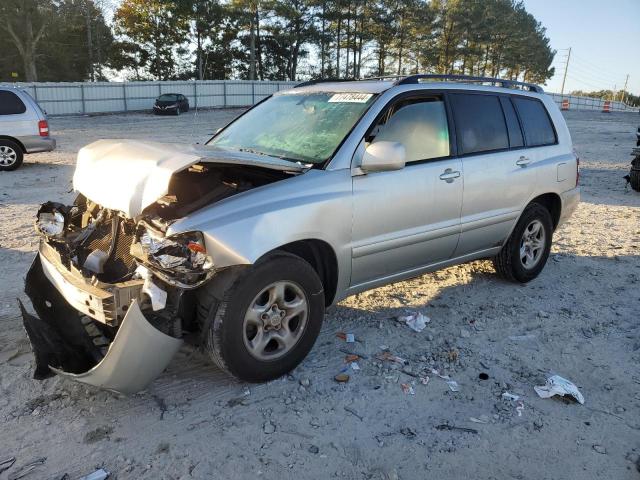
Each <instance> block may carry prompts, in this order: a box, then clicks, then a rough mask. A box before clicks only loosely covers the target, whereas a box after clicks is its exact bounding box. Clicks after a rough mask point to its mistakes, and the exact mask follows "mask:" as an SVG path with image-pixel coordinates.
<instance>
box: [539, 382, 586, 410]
mask: <svg viewBox="0 0 640 480" xmlns="http://www.w3.org/2000/svg"><path fill="white" fill-rule="evenodd" d="M533 388H534V390H535V391H536V393H537V394H538V396H539V397H540V398H550V397H553V396H554V395H561V396H565V395H569V396H570V397H573V398H574V399H575V400H576V401H577V402H578V403H579V404H580V405H583V404H584V397H583V396H582V394H581V393H580V390H578V387H576V386H575V385H574V384H573V383H571V382H570V381H569V380H567V379H566V378H562V377H561V376H560V375H553V376H551V377H549V378H547V383H546V384H544V385H542V386H535V387H533Z"/></svg>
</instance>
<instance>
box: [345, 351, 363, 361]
mask: <svg viewBox="0 0 640 480" xmlns="http://www.w3.org/2000/svg"><path fill="white" fill-rule="evenodd" d="M358 360H360V356H359V355H356V354H355V353H350V354H349V355H347V356H346V357H344V363H351V362H356V361H358Z"/></svg>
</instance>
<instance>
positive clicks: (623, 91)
mask: <svg viewBox="0 0 640 480" xmlns="http://www.w3.org/2000/svg"><path fill="white" fill-rule="evenodd" d="M627 83H629V74H628V73H627V78H625V80H624V87H622V95H621V96H620V101H621V102H622V103H624V97H626V96H627Z"/></svg>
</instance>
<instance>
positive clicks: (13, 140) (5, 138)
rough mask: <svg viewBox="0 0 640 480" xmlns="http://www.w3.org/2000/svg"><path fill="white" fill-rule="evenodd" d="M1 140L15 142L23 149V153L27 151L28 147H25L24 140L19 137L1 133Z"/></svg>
mask: <svg viewBox="0 0 640 480" xmlns="http://www.w3.org/2000/svg"><path fill="white" fill-rule="evenodd" d="M0 140H9V141H11V142H14V143H16V144H17V145H18V146H19V147H20V149H21V150H22V153H23V154H25V153H27V149H26V148H24V145H23V144H22V142H21V141H20V140H18V139H17V138H14V137H10V136H8V135H0Z"/></svg>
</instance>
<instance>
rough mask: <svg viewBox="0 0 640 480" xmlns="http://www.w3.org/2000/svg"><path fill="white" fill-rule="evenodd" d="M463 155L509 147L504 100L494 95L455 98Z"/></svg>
mask: <svg viewBox="0 0 640 480" xmlns="http://www.w3.org/2000/svg"><path fill="white" fill-rule="evenodd" d="M451 106H452V107H453V115H454V118H455V122H456V132H457V134H458V146H459V149H460V153H462V154H469V153H478V152H487V151H490V150H502V149H506V148H509V137H508V135H507V125H506V124H505V121H504V115H503V114H502V107H501V106H500V100H498V97H497V96H494V95H469V94H462V93H457V94H454V95H451Z"/></svg>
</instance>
